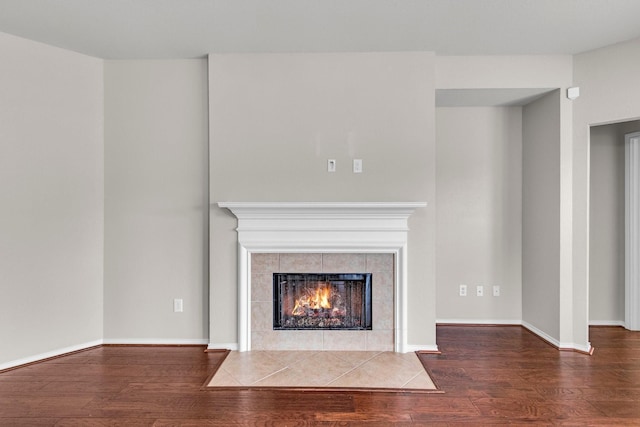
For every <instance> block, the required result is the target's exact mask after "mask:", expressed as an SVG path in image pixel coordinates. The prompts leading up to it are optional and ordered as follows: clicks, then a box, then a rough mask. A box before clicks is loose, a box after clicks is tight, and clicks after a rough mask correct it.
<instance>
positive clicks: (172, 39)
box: [0, 0, 640, 59]
mask: <svg viewBox="0 0 640 427" xmlns="http://www.w3.org/2000/svg"><path fill="white" fill-rule="evenodd" d="M638 17H640V1H639V0H0V32H5V33H9V34H14V35H17V36H21V37H24V38H27V39H31V40H36V41H40V42H43V43H46V44H49V45H53V46H58V47H61V48H64V49H69V50H72V51H76V52H81V53H84V54H87V55H91V56H95V57H99V58H105V59H169V58H195V57H202V56H204V55H206V54H208V53H223V52H347V51H361V52H370V51H415V50H419V51H435V52H436V53H437V54H438V55H518V54H524V55H536V54H575V53H579V52H584V51H588V50H592V49H596V48H599V47H602V46H607V45H610V44H614V43H618V42H621V41H625V40H629V39H632V38H636V37H640V25H638Z"/></svg>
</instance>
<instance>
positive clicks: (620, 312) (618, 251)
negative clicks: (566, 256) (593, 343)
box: [589, 120, 640, 326]
mask: <svg viewBox="0 0 640 427" xmlns="http://www.w3.org/2000/svg"><path fill="white" fill-rule="evenodd" d="M637 131H640V120H634V121H629V122H622V123H614V124H608V125H600V126H592V127H591V134H590V141H591V145H590V160H589V161H590V165H589V166H590V182H589V199H590V202H589V324H590V325H607V326H626V320H625V313H626V312H628V311H629V309H628V307H626V303H627V302H628V301H626V298H625V294H626V293H627V292H628V291H627V290H625V254H626V250H625V234H626V232H625V216H626V215H625V135H627V134H630V133H632V132H637Z"/></svg>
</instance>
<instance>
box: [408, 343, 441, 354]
mask: <svg viewBox="0 0 640 427" xmlns="http://www.w3.org/2000/svg"><path fill="white" fill-rule="evenodd" d="M405 349H406V351H407V353H414V352H416V351H427V352H431V353H439V352H440V350H438V346H437V345H414V344H407V345H406V346H405Z"/></svg>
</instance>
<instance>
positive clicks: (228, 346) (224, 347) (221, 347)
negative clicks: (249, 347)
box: [207, 342, 238, 351]
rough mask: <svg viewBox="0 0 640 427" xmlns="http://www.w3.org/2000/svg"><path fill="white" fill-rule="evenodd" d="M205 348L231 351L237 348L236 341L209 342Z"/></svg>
mask: <svg viewBox="0 0 640 427" xmlns="http://www.w3.org/2000/svg"><path fill="white" fill-rule="evenodd" d="M207 350H231V351H237V350H238V343H235V342H233V343H231V342H230V343H220V344H209V345H208V346H207Z"/></svg>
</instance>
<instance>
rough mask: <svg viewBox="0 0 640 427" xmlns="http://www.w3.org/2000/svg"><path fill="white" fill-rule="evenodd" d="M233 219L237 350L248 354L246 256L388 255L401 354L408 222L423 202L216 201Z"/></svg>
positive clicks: (248, 267) (248, 268) (404, 341)
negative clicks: (391, 256) (235, 220)
mask: <svg viewBox="0 0 640 427" xmlns="http://www.w3.org/2000/svg"><path fill="white" fill-rule="evenodd" d="M218 206H219V207H220V208H226V209H229V210H230V211H231V212H232V213H233V214H234V215H235V216H236V217H237V218H238V228H237V229H236V230H237V232H238V246H239V248H238V268H239V272H238V350H239V351H249V350H251V305H250V304H251V254H252V253H254V252H256V253H258V252H270V253H285V252H307V253H309V252H322V253H354V252H355V253H393V254H394V255H395V258H396V272H395V285H394V293H395V299H394V324H395V333H394V350H395V351H396V352H399V353H406V352H408V351H411V350H410V347H409V345H408V343H407V336H408V325H407V306H408V304H407V286H408V283H407V271H408V266H407V259H408V258H407V240H408V231H409V227H408V219H409V216H410V215H411V214H412V213H413V212H414V211H415V210H416V209H418V208H423V207H426V206H427V203H426V202H220V203H218Z"/></svg>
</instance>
